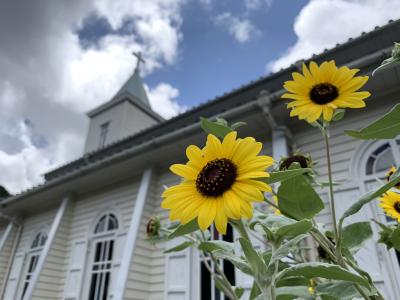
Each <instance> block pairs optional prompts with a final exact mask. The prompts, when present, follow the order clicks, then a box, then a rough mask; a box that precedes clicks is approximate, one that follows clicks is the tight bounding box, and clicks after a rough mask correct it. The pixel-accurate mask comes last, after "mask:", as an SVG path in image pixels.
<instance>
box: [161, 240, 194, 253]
mask: <svg viewBox="0 0 400 300" xmlns="http://www.w3.org/2000/svg"><path fill="white" fill-rule="evenodd" d="M193 244H194V242H189V241H186V242H183V243H182V244H179V245H178V246H175V247H173V248H170V249H168V250H165V251H164V253H171V252H179V251H182V250H185V249H186V248H188V247H190V246H192V245H193Z"/></svg>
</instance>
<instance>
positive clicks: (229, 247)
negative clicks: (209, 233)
mask: <svg viewBox="0 0 400 300" xmlns="http://www.w3.org/2000/svg"><path fill="white" fill-rule="evenodd" d="M234 247H235V246H234V244H232V243H229V242H225V241H219V240H215V241H209V242H202V243H200V245H199V250H201V251H205V252H214V251H225V252H232V253H233V252H234Z"/></svg>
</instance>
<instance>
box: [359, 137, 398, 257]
mask: <svg viewBox="0 0 400 300" xmlns="http://www.w3.org/2000/svg"><path fill="white" fill-rule="evenodd" d="M364 156H365V158H364V160H361V161H363V162H364V163H362V166H361V169H360V170H361V172H360V179H361V180H362V182H363V184H364V187H365V189H366V191H370V190H373V189H375V188H377V187H378V186H379V185H381V183H380V182H379V181H378V180H377V178H379V179H381V180H385V176H386V174H387V173H388V171H389V169H390V167H392V166H394V167H396V168H398V167H400V140H397V141H396V140H390V141H387V142H374V143H370V144H369V148H368V149H367V151H366V152H365V153H364ZM375 208H376V209H377V215H376V218H377V219H378V220H379V221H381V222H385V221H386V223H388V224H396V223H397V222H396V220H393V219H392V218H390V217H388V216H386V215H385V214H384V212H383V210H381V209H379V208H377V207H375ZM395 254H396V255H395V256H397V262H398V263H400V253H399V252H397V251H396V252H395ZM394 262H395V261H393V262H392V263H394Z"/></svg>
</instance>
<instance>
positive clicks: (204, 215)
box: [198, 199, 217, 230]
mask: <svg viewBox="0 0 400 300" xmlns="http://www.w3.org/2000/svg"><path fill="white" fill-rule="evenodd" d="M216 213H217V206H216V203H215V201H214V200H213V199H211V200H207V201H205V202H204V203H203V205H202V206H201V207H200V210H199V216H198V222H199V227H200V229H201V230H206V229H207V228H208V227H210V225H211V224H212V222H213V221H214V219H215V215H216Z"/></svg>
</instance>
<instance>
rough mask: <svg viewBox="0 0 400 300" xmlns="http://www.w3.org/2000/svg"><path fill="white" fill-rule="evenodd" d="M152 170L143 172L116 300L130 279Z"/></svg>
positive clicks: (119, 277)
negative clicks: (130, 270)
mask: <svg viewBox="0 0 400 300" xmlns="http://www.w3.org/2000/svg"><path fill="white" fill-rule="evenodd" d="M152 172H153V171H152V168H148V169H146V170H145V171H144V172H143V176H142V181H141V183H140V187H139V191H138V194H137V196H136V202H135V206H134V208H133V213H132V219H131V223H130V225H129V230H128V234H127V236H126V241H125V245H124V252H123V253H122V259H121V268H120V269H119V272H118V276H117V278H116V279H117V280H116V284H115V294H114V299H116V300H123V299H124V293H125V287H126V283H127V280H128V275H129V269H130V266H131V260H132V257H133V252H134V250H135V245H136V240H137V236H138V234H139V227H140V221H141V219H142V214H143V210H144V204H145V202H146V198H147V194H148V191H149V187H150V182H151V175H152Z"/></svg>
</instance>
